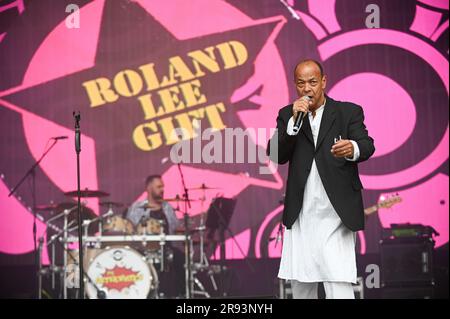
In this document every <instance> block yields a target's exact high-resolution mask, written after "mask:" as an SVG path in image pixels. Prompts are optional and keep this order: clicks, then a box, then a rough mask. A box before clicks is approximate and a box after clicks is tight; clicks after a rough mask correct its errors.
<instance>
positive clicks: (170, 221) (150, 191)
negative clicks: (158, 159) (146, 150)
mask: <svg viewBox="0 0 450 319" xmlns="http://www.w3.org/2000/svg"><path fill="white" fill-rule="evenodd" d="M145 189H146V191H147V199H145V200H142V201H137V202H135V203H134V204H133V205H131V207H130V208H129V209H128V212H127V218H128V219H129V220H130V221H131V222H132V223H133V224H134V225H135V226H137V225H138V224H140V223H142V222H145V221H146V220H148V219H149V218H153V219H158V220H160V221H163V226H164V232H165V233H166V234H173V233H174V232H175V229H176V228H177V227H178V219H177V216H176V215H175V212H174V210H173V208H172V206H170V204H169V203H168V202H165V201H164V200H163V198H164V183H163V180H162V178H161V175H150V176H148V177H147V179H146V180H145Z"/></svg>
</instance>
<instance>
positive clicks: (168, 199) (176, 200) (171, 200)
mask: <svg viewBox="0 0 450 319" xmlns="http://www.w3.org/2000/svg"><path fill="white" fill-rule="evenodd" d="M163 201H165V202H187V199H186V198H181V197H179V196H176V197H173V198H164V199H163ZM189 201H190V202H196V201H198V199H189Z"/></svg>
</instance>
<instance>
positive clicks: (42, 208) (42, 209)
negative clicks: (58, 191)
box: [35, 204, 59, 212]
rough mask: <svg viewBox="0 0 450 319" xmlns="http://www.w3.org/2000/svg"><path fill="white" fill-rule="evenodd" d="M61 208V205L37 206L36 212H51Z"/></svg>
mask: <svg viewBox="0 0 450 319" xmlns="http://www.w3.org/2000/svg"><path fill="white" fill-rule="evenodd" d="M58 207H59V204H48V205H37V206H36V207H35V209H36V211H39V212H50V211H53V210H57V209H58Z"/></svg>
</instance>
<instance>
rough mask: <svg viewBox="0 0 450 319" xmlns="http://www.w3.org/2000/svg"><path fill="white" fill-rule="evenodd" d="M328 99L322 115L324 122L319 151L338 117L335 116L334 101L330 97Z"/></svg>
mask: <svg viewBox="0 0 450 319" xmlns="http://www.w3.org/2000/svg"><path fill="white" fill-rule="evenodd" d="M326 99H327V100H326V103H325V106H324V110H323V114H322V121H321V122H320V129H319V137H318V138H317V145H316V150H318V149H319V147H320V145H321V144H322V142H323V140H324V138H325V136H326V135H327V133H328V131H329V130H330V128H331V126H332V125H333V123H334V120H335V119H336V116H335V114H334V113H335V111H336V110H335V108H334V105H333V104H334V101H333V100H332V99H330V98H329V97H327V98H326Z"/></svg>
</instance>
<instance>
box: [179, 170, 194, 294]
mask: <svg viewBox="0 0 450 319" xmlns="http://www.w3.org/2000/svg"><path fill="white" fill-rule="evenodd" d="M177 166H178V171H179V172H180V177H181V183H182V185H183V189H184V194H183V199H184V214H183V216H184V234H185V236H186V241H185V244H184V247H185V256H186V262H185V271H186V282H185V284H186V299H190V298H191V297H192V296H191V295H192V290H193V287H192V286H193V285H192V282H193V281H192V272H191V267H192V265H191V264H192V258H191V250H192V249H191V234H190V231H189V214H188V208H189V209H190V208H191V202H190V201H189V192H188V189H187V187H186V183H185V182H184V175H183V171H182V170H181V164H180V163H178V164H177Z"/></svg>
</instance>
